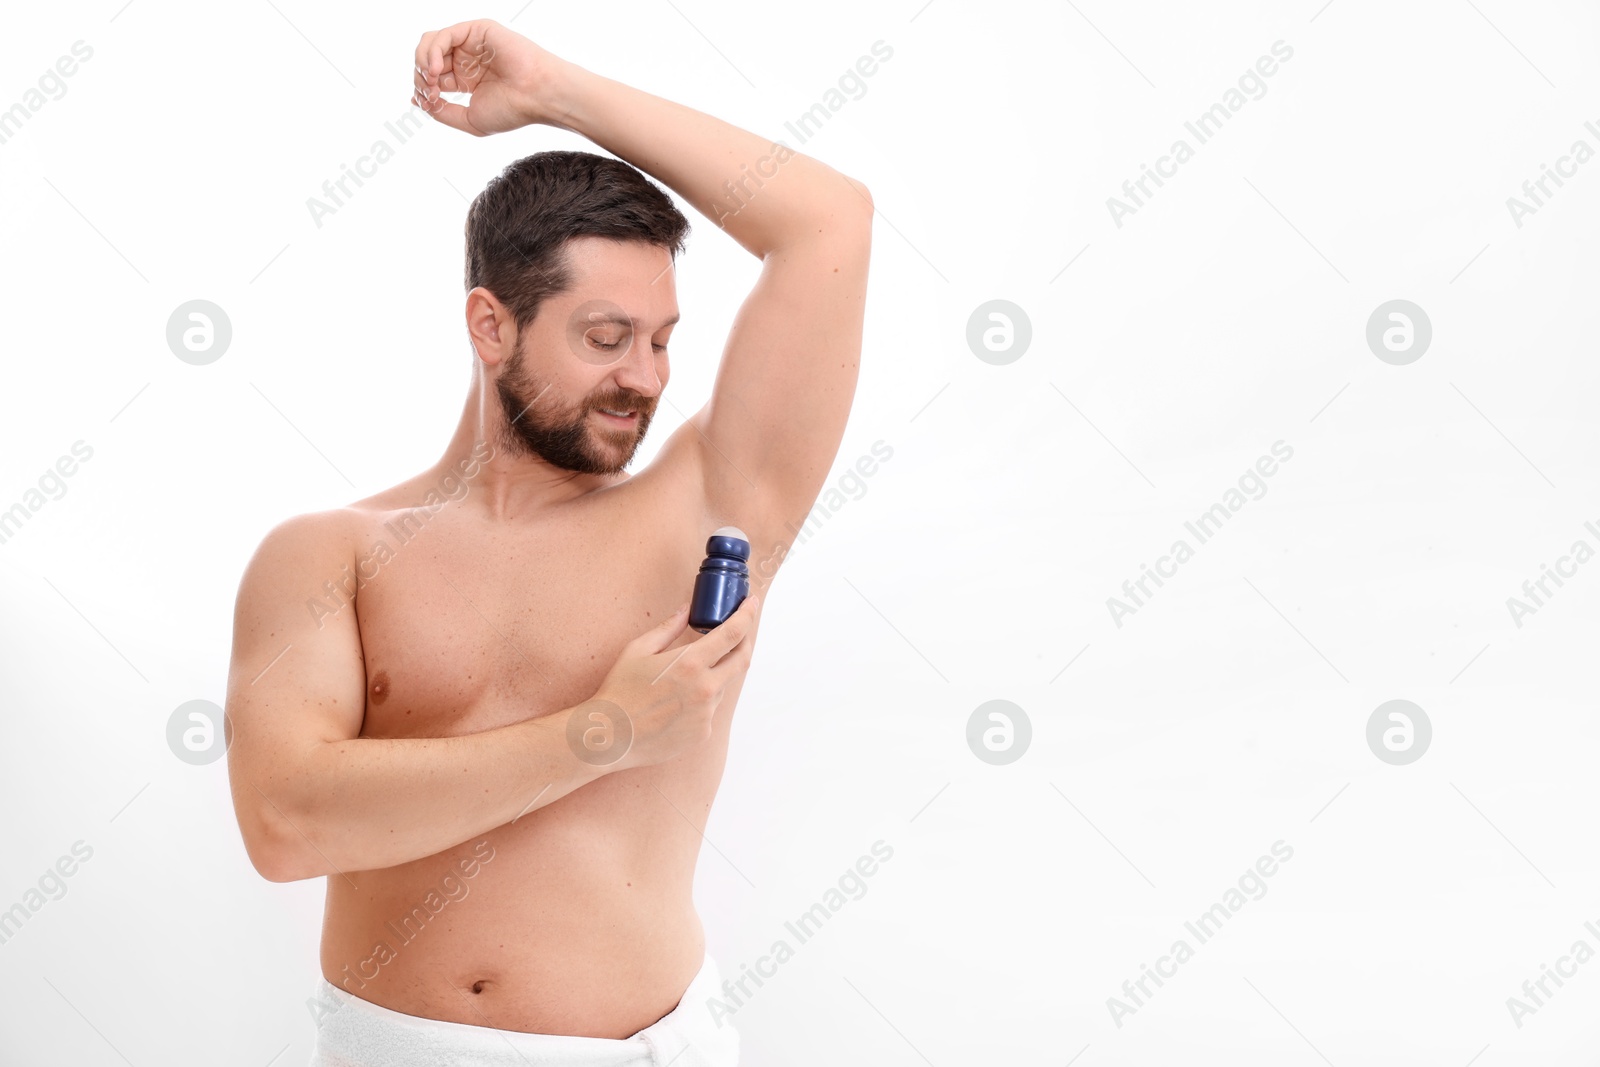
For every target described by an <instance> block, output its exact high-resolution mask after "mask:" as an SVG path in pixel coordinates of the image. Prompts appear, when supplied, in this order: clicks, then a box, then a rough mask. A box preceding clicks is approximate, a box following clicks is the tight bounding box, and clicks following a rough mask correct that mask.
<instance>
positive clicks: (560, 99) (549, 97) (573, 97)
mask: <svg viewBox="0 0 1600 1067" xmlns="http://www.w3.org/2000/svg"><path fill="white" fill-rule="evenodd" d="M593 77H594V75H593V74H591V73H590V72H589V71H587V70H585V69H584V68H582V67H580V66H578V65H577V64H576V63H569V62H568V61H567V60H565V59H562V58H560V57H559V56H551V57H550V67H549V74H548V77H547V79H546V81H545V84H544V85H542V86H540V87H539V89H538V91H537V93H536V94H535V95H536V97H537V99H536V100H531V101H529V103H528V105H527V107H525V108H524V113H525V114H527V116H528V121H530V122H537V123H541V124H543V125H545V126H554V127H557V128H558V129H563V130H571V131H572V132H574V133H582V132H583V131H582V130H580V129H578V126H577V122H578V118H577V115H578V113H579V111H580V106H579V105H580V103H581V101H582V98H583V94H584V92H585V84H584V83H585V81H586V80H587V79H591V78H593Z"/></svg>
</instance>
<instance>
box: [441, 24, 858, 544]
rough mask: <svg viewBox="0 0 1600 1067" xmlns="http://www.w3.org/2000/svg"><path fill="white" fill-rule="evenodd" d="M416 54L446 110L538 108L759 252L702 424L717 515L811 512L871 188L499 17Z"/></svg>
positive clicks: (850, 371)
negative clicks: (596, 68)
mask: <svg viewBox="0 0 1600 1067" xmlns="http://www.w3.org/2000/svg"><path fill="white" fill-rule="evenodd" d="M416 60H417V67H418V70H417V73H416V79H415V81H416V87H417V89H418V92H419V98H420V99H421V101H422V103H423V106H425V107H427V108H428V110H429V111H430V113H431V114H433V116H434V117H435V118H436V119H438V120H439V121H440V122H443V123H445V124H447V125H450V126H453V127H455V128H457V129H462V130H466V131H467V132H471V133H477V134H480V135H481V134H484V133H489V132H497V131H499V130H503V129H513V128H515V127H517V126H520V125H526V124H528V123H531V122H539V123H544V124H546V125H551V126H558V127H561V128H564V129H569V130H572V131H574V132H576V133H580V134H582V135H584V136H585V137H587V138H588V139H589V140H591V141H593V142H594V143H595V144H597V145H599V146H600V147H602V148H604V149H606V150H607V151H609V152H611V153H612V154H613V155H616V156H617V157H619V158H621V159H623V160H625V161H627V162H628V163H631V164H633V165H634V166H636V167H638V168H639V169H640V170H642V171H644V172H646V173H647V174H649V175H651V176H652V177H654V178H656V179H657V180H659V181H661V182H663V183H664V184H666V185H668V186H670V187H671V188H672V189H673V190H674V191H676V192H677V193H678V194H679V195H680V196H682V197H683V198H684V199H685V200H687V201H688V202H689V203H690V204H692V205H693V206H694V208H695V209H696V210H698V211H699V212H700V213H702V214H703V215H706V216H707V217H709V218H711V219H714V220H716V221H717V222H718V224H719V225H720V226H722V228H723V229H724V230H726V231H727V233H728V234H729V235H730V236H731V237H733V239H734V240H736V241H738V242H739V244H740V245H742V246H743V247H744V248H745V249H747V250H748V251H749V252H750V253H751V254H752V255H755V256H757V257H758V258H760V259H761V261H762V270H761V276H760V278H759V280H758V281H757V283H756V285H755V288H754V289H753V290H752V291H751V293H750V295H749V296H748V297H747V298H746V299H745V302H744V304H743V306H742V307H741V308H740V310H739V314H738V317H737V318H736V319H735V321H734V325H733V328H732V330H731V331H730V333H729V335H728V341H727V346H726V348H725V350H724V352H723V356H722V363H721V366H720V368H719V370H718V373H717V379H716V384H715V386H714V388H713V391H712V396H711V400H710V402H709V403H708V404H707V405H706V406H705V407H704V408H703V409H701V410H700V411H699V412H698V413H697V414H696V415H695V416H694V417H693V418H692V419H691V420H690V423H691V427H692V430H691V432H693V433H694V434H695V435H696V436H697V438H698V439H699V444H700V448H699V451H700V454H701V456H702V459H703V470H704V472H705V487H706V495H707V499H708V502H709V504H710V505H711V508H712V510H713V512H714V513H716V514H718V515H722V516H726V517H728V518H729V519H730V521H731V520H733V519H734V518H737V520H738V522H739V524H740V525H741V527H742V528H745V529H747V530H748V529H750V527H751V526H755V527H757V528H758V529H763V528H764V532H765V533H767V534H769V535H773V536H774V537H775V535H776V533H777V531H778V530H780V529H782V527H783V524H784V523H785V522H786V521H793V520H802V521H803V517H804V515H805V513H806V512H807V511H809V510H810V508H811V505H812V504H813V503H814V502H815V500H816V498H817V494H818V493H819V492H820V491H821V488H822V484H823V482H824V480H825V479H826V478H827V474H828V469H829V467H830V466H831V465H832V463H833V460H834V457H835V455H836V454H837V452H838V449H839V441H840V439H841V438H842V437H843V434H844V427H845V422H846V420H847V419H848V417H849V413H850V405H851V401H852V400H853V398H854V395H855V386H856V377H857V370H858V366H859V361H860V355H861V333H862V320H863V315H864V308H865V302H866V288H867V262H868V258H869V254H870V251H871V238H872V215H873V205H872V198H871V196H870V194H869V193H868V191H867V189H866V187H865V186H864V185H862V184H861V183H860V182H857V181H854V180H852V179H850V178H847V177H845V176H844V175H843V174H841V173H839V172H838V171H836V170H834V169H833V168H831V167H829V166H827V165H826V164H824V163H822V162H820V161H818V160H816V159H813V158H811V157H809V156H806V155H803V154H800V153H798V152H793V151H791V150H789V149H787V148H786V147H784V146H782V145H774V144H773V143H771V142H769V141H767V140H765V139H763V138H760V137H757V136H756V135H754V134H752V133H749V132H747V131H745V130H741V129H739V128H738V127H736V126H733V125H730V124H729V123H726V122H723V121H722V120H720V119H717V118H713V117H712V116H710V115H707V114H704V113H702V112H700V111H696V110H694V109H693V108H689V107H685V106H684V105H681V104H677V103H673V102H672V101H669V100H664V99H662V98H660V97H657V96H652V95H651V94H649V93H645V92H642V91H640V90H638V89H633V88H630V87H629V86H627V85H623V84H622V83H620V82H616V81H613V80H611V79H609V78H605V77H602V76H600V75H597V74H594V73H592V72H590V71H587V70H585V69H583V68H581V67H578V66H576V65H574V64H572V63H569V62H567V61H565V60H562V59H560V58H558V57H556V56H554V55H552V54H551V53H549V52H547V51H545V50H544V49H542V48H540V47H539V46H537V45H535V44H534V43H533V42H531V41H528V40H527V39H526V38H523V37H520V36H519V35H517V34H515V33H513V32H512V31H510V30H507V29H506V28H505V27H503V26H500V25H499V24H497V23H494V22H492V21H489V20H477V21H474V22H466V23H461V24H458V25H456V26H452V27H449V28H447V29H444V30H440V31H438V32H436V33H431V34H426V35H424V36H423V38H422V41H421V42H420V43H419V44H418V46H417V52H416ZM458 72H459V73H458ZM441 88H442V89H443V90H444V91H445V92H470V93H472V101H471V104H470V105H469V106H466V107H463V106H461V105H458V104H452V103H448V102H445V101H443V100H442V99H441V98H439V97H438V95H437V93H438V91H439V90H440V89H441ZM681 432H683V431H680V433H681ZM752 532H754V531H752ZM758 537H759V539H761V540H768V538H767V537H760V535H759V534H758Z"/></svg>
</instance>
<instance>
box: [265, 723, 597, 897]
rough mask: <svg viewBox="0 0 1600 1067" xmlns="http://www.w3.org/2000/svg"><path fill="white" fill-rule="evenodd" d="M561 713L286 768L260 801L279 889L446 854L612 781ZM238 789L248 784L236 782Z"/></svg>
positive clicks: (303, 759)
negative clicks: (576, 742)
mask: <svg viewBox="0 0 1600 1067" xmlns="http://www.w3.org/2000/svg"><path fill="white" fill-rule="evenodd" d="M583 707H584V705H581V704H580V705H578V706H577V707H576V708H568V709H563V710H562V711H560V712H557V713H555V714H553V715H547V716H543V717H541V718H538V719H530V720H527V721H524V722H519V723H513V724H512V725H510V726H502V727H498V728H496V729H493V730H485V731H483V732H481V733H475V734H466V735H464V736H460V737H417V738H395V739H382V738H355V739H351V740H344V741H333V742H325V743H322V744H319V745H317V746H316V747H314V748H313V749H312V750H311V751H310V752H307V753H304V754H303V755H301V756H300V757H299V758H298V759H297V760H295V761H288V760H286V761H284V762H283V763H280V764H278V768H281V769H275V773H274V774H273V775H272V776H271V777H269V778H268V779H267V780H266V781H264V782H262V783H261V784H260V785H255V786H253V788H255V789H256V790H257V791H258V796H257V797H255V798H251V797H248V796H246V797H245V798H243V799H245V800H253V801H254V804H253V806H254V807H255V810H257V811H258V812H259V813H260V816H261V818H262V819H263V821H264V822H265V824H266V825H267V826H268V827H269V828H270V832H269V833H268V834H267V835H266V838H267V840H269V841H271V842H272V846H271V847H272V852H273V855H272V857H271V859H270V861H269V866H270V869H271V873H270V874H269V875H268V876H269V877H272V878H274V880H277V881H292V880H295V879H299V878H313V877H316V876H318V875H323V874H335V873H346V872H351V871H363V870H374V869H378V868H383V867H393V866H396V865H398V864H401V863H407V862H410V861H411V860H415V859H421V858H422V857H424V856H431V855H434V854H435V853H438V852H442V851H444V850H445V849H447V848H450V847H452V846H454V845H458V844H460V843H461V842H463V841H466V840H468V839H470V838H472V837H475V836H477V835H479V834H482V833H484V832H485V831H487V830H492V829H494V828H495V827H497V826H503V825H505V824H506V823H508V822H512V821H513V820H515V819H517V818H518V817H520V816H522V815H524V814H526V813H527V812H530V811H533V810H535V809H537V808H540V807H543V806H544V805H546V804H549V803H551V802H552V801H555V800H558V799H560V798H561V797H563V796H566V795H567V794H568V793H570V792H572V791H573V790H574V789H577V788H579V787H580V786H583V785H586V784H588V783H589V782H592V781H594V780H595V779H597V778H599V777H601V776H602V775H604V774H605V773H607V771H608V769H609V768H607V767H604V766H596V765H593V764H590V763H587V762H585V761H583V760H580V759H578V758H577V756H576V755H575V754H574V753H573V751H572V749H571V748H570V746H569V744H568V741H567V718H568V716H569V715H572V714H582V709H583ZM236 788H239V787H237V786H236Z"/></svg>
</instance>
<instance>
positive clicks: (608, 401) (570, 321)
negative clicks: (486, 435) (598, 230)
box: [495, 237, 678, 474]
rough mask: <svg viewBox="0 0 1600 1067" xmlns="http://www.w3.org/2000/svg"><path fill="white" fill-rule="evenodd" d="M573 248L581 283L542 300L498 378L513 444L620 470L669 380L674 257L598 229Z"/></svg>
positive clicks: (578, 466)
mask: <svg viewBox="0 0 1600 1067" xmlns="http://www.w3.org/2000/svg"><path fill="white" fill-rule="evenodd" d="M568 254H569V262H570V263H571V266H572V276H573V284H572V286H571V287H570V288H569V289H568V290H567V291H566V292H565V293H561V294H558V295H556V296H551V297H547V298H546V299H545V301H544V303H543V304H541V305H540V307H539V312H538V314H536V315H535V316H534V318H533V321H532V322H530V323H529V324H528V328H527V329H526V330H525V331H523V332H521V333H519V334H518V336H517V341H516V345H515V346H514V349H513V352H512V356H511V358H510V359H509V360H507V361H506V363H505V365H504V367H503V368H502V370H501V373H500V375H499V376H498V378H497V379H496V380H495V390H496V392H497V393H498V394H499V397H500V407H501V410H502V412H503V413H504V418H505V426H506V430H505V432H504V434H503V437H504V438H505V441H506V445H507V448H508V450H510V451H511V452H512V453H513V454H515V453H519V452H525V453H532V454H534V455H537V456H539V457H540V458H542V459H544V460H545V462H547V463H550V464H551V465H553V466H556V467H559V468H562V469H563V470H571V471H578V472H580V473H583V474H616V473H618V472H620V471H621V470H623V469H624V468H625V467H626V466H627V465H628V464H629V463H630V462H632V460H633V456H634V453H635V452H637V451H638V448H639V445H640V444H641V443H642V442H643V441H644V435H645V431H646V430H647V429H648V428H649V426H650V420H651V419H652V418H653V417H654V416H655V410H656V405H657V404H658V403H659V402H660V397H661V391H662V389H664V388H665V387H666V384H667V377H668V374H669V369H668V366H667V341H668V340H669V338H670V336H671V333H672V327H673V323H675V322H677V320H678V303H677V294H676V289H675V284H674V279H673V271H672V257H671V254H670V253H669V252H668V251H667V250H666V249H664V248H659V247H656V246H654V245H647V244H643V243H641V242H634V241H629V242H618V241H610V240H605V239H603V238H596V237H583V238H577V239H575V240H573V241H571V242H570V243H569V245H568ZM608 411H609V412H620V413H624V414H625V415H626V416H627V417H626V418H617V417H615V416H613V415H610V414H607V413H606V412H608Z"/></svg>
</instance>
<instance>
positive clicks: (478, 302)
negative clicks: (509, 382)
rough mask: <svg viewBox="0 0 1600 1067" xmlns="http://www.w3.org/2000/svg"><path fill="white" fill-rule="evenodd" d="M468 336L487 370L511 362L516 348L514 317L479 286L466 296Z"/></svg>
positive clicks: (493, 296)
mask: <svg viewBox="0 0 1600 1067" xmlns="http://www.w3.org/2000/svg"><path fill="white" fill-rule="evenodd" d="M467 335H468V336H469V337H470V338H471V339H472V348H473V351H474V352H476V353H477V356H478V359H479V360H480V361H482V362H483V363H484V364H485V365H487V366H490V367H498V366H499V365H500V364H501V363H502V362H504V361H505V360H508V359H510V358H511V353H512V351H513V350H514V349H515V347H516V342H517V324H516V319H515V317H514V316H513V315H512V314H511V312H510V310H509V309H507V308H506V306H505V305H504V304H502V303H500V301H499V300H498V299H497V298H496V297H495V295H494V294H493V293H491V292H489V290H487V289H485V288H484V287H483V286H481V285H480V286H478V287H477V288H475V289H473V290H472V291H471V292H470V293H468V294H467Z"/></svg>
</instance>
